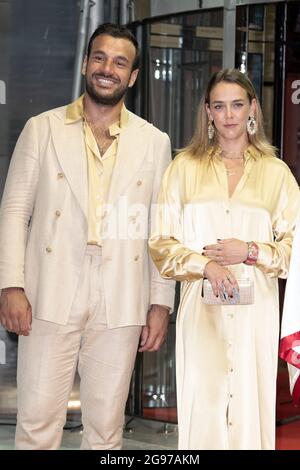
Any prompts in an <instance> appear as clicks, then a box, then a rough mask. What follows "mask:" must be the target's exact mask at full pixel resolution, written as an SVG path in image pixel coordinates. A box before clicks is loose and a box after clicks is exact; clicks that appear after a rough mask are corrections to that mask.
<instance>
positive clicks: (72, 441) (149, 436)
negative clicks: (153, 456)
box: [0, 418, 177, 451]
mask: <svg viewBox="0 0 300 470" xmlns="http://www.w3.org/2000/svg"><path fill="white" fill-rule="evenodd" d="M3 422H4V420H3V419H0V451H1V450H9V449H13V448H14V433H15V426H14V425H9V424H8V423H9V422H12V423H14V420H12V419H7V420H5V422H6V425H3V424H1V423H3ZM77 424H78V423H77ZM66 427H67V428H68V429H65V430H64V434H63V440H62V445H61V449H65V450H74V449H79V448H80V442H81V430H80V428H79V429H78V428H77V427H76V422H75V421H74V422H68V423H67V426H66ZM176 448H177V426H174V425H165V424H164V423H159V422H155V421H148V420H143V419H139V418H134V419H133V420H131V421H130V423H129V425H128V427H127V428H126V430H125V431H124V441H123V449H125V450H159V449H162V450H171V449H176Z"/></svg>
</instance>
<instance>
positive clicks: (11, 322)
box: [0, 287, 32, 336]
mask: <svg viewBox="0 0 300 470" xmlns="http://www.w3.org/2000/svg"><path fill="white" fill-rule="evenodd" d="M31 321H32V313H31V305H30V303H29V302H28V299H27V297H26V295H25V293H24V290H23V289H21V288H20V287H9V288H7V289H2V292H1V297H0V323H1V325H2V326H3V327H4V328H6V329H7V330H8V331H11V332H13V333H17V335H24V336H28V335H29V331H30V330H31Z"/></svg>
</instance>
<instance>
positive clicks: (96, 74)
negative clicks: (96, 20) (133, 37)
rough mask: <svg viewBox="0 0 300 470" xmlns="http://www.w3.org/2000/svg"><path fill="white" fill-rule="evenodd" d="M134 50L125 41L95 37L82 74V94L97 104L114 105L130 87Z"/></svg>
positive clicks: (133, 76) (108, 37)
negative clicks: (83, 81)
mask: <svg viewBox="0 0 300 470" xmlns="http://www.w3.org/2000/svg"><path fill="white" fill-rule="evenodd" d="M135 54H136V50H135V47H134V45H133V44H132V43H131V42H130V41H129V40H127V39H121V38H113V37H112V36H109V35H107V34H103V35H100V36H98V37H96V38H95V39H94V41H93V43H92V48H91V53H90V56H89V58H87V57H86V58H85V60H84V64H83V69H82V73H83V75H85V85H86V92H87V93H88V95H89V96H90V98H91V99H92V100H93V101H94V102H95V103H97V104H102V105H106V106H115V105H116V104H117V103H119V101H120V100H121V99H122V98H123V97H124V95H125V93H126V91H127V89H128V88H130V87H132V86H133V84H134V82H135V80H136V77H137V74H138V70H133V71H132V65H133V62H134V59H135Z"/></svg>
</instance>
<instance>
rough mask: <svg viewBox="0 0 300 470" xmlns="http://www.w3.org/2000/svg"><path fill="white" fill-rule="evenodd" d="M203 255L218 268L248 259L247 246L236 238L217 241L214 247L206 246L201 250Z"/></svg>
mask: <svg viewBox="0 0 300 470" xmlns="http://www.w3.org/2000/svg"><path fill="white" fill-rule="evenodd" d="M203 255H204V256H207V257H208V258H210V259H212V260H213V261H216V262H217V263H218V264H219V265H220V266H228V265H230V264H240V263H243V262H244V261H246V259H247V257H248V245H247V243H246V242H243V241H242V240H237V239H236V238H227V239H225V240H218V243H217V244H215V245H206V246H205V247H204V248H203Z"/></svg>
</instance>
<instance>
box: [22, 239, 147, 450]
mask: <svg viewBox="0 0 300 470" xmlns="http://www.w3.org/2000/svg"><path fill="white" fill-rule="evenodd" d="M63 288H64V286H63V285H62V286H61V289H63ZM113 288H114V287H113V286H112V289H113ZM102 289H103V280H102V270H101V249H100V248H98V247H96V246H88V247H87V252H86V256H85V258H84V265H83V269H82V273H81V276H80V282H79V285H78V291H77V294H76V298H75V300H74V303H73V306H72V310H71V313H70V318H69V322H68V324H67V325H63V326H62V325H58V324H56V323H52V322H46V321H42V320H37V319H33V323H32V331H31V333H30V335H29V336H27V337H25V336H21V337H20V338H19V347H18V372H17V382H18V416H17V428H16V448H17V449H58V448H59V446H60V442H61V438H62V432H63V426H64V424H65V421H66V412H67V405H68V399H69V396H70V392H71V390H72V385H73V381H74V375H75V371H76V366H77V363H78V372H79V375H80V399H81V410H82V423H83V439H82V445H81V448H82V449H120V448H121V446H122V430H123V422H124V410H125V405H126V400H127V396H128V391H129V385H130V379H131V374H132V370H133V367H134V361H135V356H136V351H137V347H138V342H139V337H140V333H141V326H130V327H126V328H115V329H108V328H107V326H106V312H105V303H104V296H103V295H102ZM116 295H117V294H116ZM121 314H122V312H120V315H121Z"/></svg>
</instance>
